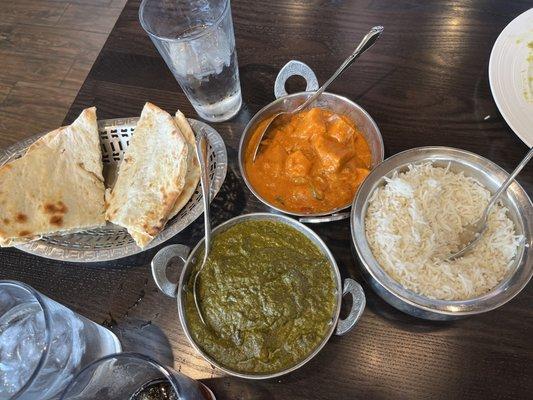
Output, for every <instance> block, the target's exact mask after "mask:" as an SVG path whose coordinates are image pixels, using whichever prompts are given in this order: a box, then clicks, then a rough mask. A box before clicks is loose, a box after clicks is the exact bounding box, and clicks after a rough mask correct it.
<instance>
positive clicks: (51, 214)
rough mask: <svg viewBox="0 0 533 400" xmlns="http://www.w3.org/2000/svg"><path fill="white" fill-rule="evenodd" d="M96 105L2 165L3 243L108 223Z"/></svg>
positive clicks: (0, 218)
mask: <svg viewBox="0 0 533 400" xmlns="http://www.w3.org/2000/svg"><path fill="white" fill-rule="evenodd" d="M104 191H105V188H104V178H103V176H102V153H101V150H100V139H99V136H98V126H97V122H96V108H94V107H92V108H88V109H85V110H83V112H82V113H81V114H80V116H79V117H78V118H77V119H76V120H75V121H74V122H73V123H72V125H69V126H64V127H62V128H59V129H56V130H54V131H52V132H50V133H48V134H46V135H44V136H43V137H41V138H39V139H38V140H37V141H36V142H35V143H33V144H32V145H31V146H30V147H29V148H28V150H27V151H26V153H25V154H24V155H23V156H22V157H20V158H18V159H16V160H14V161H11V162H9V163H7V164H5V165H4V166H2V167H0V246H12V245H15V244H19V243H25V242H29V241H32V240H36V239H39V238H40V237H42V236H46V235H56V234H66V233H73V232H78V231H82V230H86V229H91V228H95V227H100V226H104V225H105V223H106V222H105V202H104Z"/></svg>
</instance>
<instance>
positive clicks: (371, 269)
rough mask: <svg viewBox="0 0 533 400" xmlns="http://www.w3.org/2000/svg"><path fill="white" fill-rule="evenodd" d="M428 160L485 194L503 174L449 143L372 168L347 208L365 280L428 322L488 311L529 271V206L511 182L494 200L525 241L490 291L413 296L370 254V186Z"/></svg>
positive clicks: (532, 266)
mask: <svg viewBox="0 0 533 400" xmlns="http://www.w3.org/2000/svg"><path fill="white" fill-rule="evenodd" d="M423 162H432V163H433V165H435V166H441V167H446V166H447V165H448V164H449V165H450V170H451V171H453V172H460V171H463V172H464V174H465V176H470V177H473V178H474V179H476V180H478V181H479V182H480V183H481V184H483V185H484V186H485V187H486V188H487V189H488V190H489V191H490V192H492V193H494V192H495V191H496V189H497V188H498V187H499V186H500V185H501V184H502V183H503V182H504V181H505V179H506V178H507V177H508V174H507V172H505V171H504V170H503V169H502V168H501V167H499V166H498V165H496V164H495V163H493V162H492V161H490V160H488V159H486V158H484V157H481V156H479V155H477V154H474V153H471V152H468V151H465V150H460V149H455V148H451V147H419V148H415V149H411V150H407V151H404V152H402V153H398V154H396V155H394V156H392V157H390V158H388V159H387V160H385V161H384V162H383V163H382V164H381V165H379V166H378V167H376V168H375V169H374V170H373V171H372V172H371V173H370V175H368V177H367V178H366V180H365V181H364V182H363V184H362V185H361V187H360V188H359V191H358V193H357V196H356V198H355V200H354V203H353V206H352V211H351V235H352V243H353V248H354V250H355V252H356V253H357V256H358V258H359V260H360V264H361V269H362V271H363V275H364V276H365V279H366V280H367V281H368V282H369V283H370V285H371V286H372V288H373V289H374V290H375V291H376V293H377V294H378V295H379V296H381V297H382V298H383V299H384V300H385V301H386V302H388V303H389V304H391V305H392V306H394V307H396V308H397V309H399V310H401V311H403V312H405V313H408V314H411V315H413V316H415V317H419V318H424V319H430V320H450V319H455V318H459V317H464V316H468V315H474V314H480V313H483V312H487V311H490V310H493V309H495V308H497V307H500V306H502V305H503V304H505V303H507V302H508V301H509V300H511V299H512V298H513V297H515V296H516V295H517V294H518V293H519V292H520V291H521V290H522V289H523V288H524V287H525V286H526V284H527V283H528V282H529V280H530V279H531V276H532V275H533V252H532V246H533V205H532V203H531V199H530V198H529V197H528V195H527V193H526V191H525V190H524V189H523V188H522V187H521V186H520V184H518V183H517V182H514V183H513V184H512V185H511V186H510V187H509V189H508V190H507V192H506V193H505V194H503V195H502V197H501V198H500V201H502V203H503V204H504V205H505V206H506V207H507V208H508V210H509V213H508V216H509V218H510V219H511V220H512V221H513V222H514V224H515V230H516V234H519V235H523V236H524V237H525V241H524V242H523V243H522V244H521V245H520V247H519V248H518V252H517V256H516V258H515V261H514V263H513V265H512V267H511V270H510V272H509V273H508V275H507V276H506V277H504V279H503V280H502V281H501V282H500V283H499V284H498V285H497V286H496V287H495V288H493V289H492V290H491V291H490V292H488V293H486V294H484V295H482V296H479V297H475V298H471V299H468V300H454V301H447V300H434V299H430V298H427V297H425V296H421V295H418V294H416V293H414V292H412V291H410V290H408V289H406V288H404V287H403V286H402V285H400V284H399V283H398V282H396V281H395V280H394V279H392V278H391V277H389V275H388V274H387V273H386V272H385V271H384V270H383V269H382V268H381V266H380V265H379V264H378V262H377V260H376V259H375V258H374V256H373V254H372V251H371V249H370V246H369V244H368V241H367V238H366V233H365V217H366V212H367V208H368V204H369V199H370V197H371V195H372V194H373V193H374V190H375V189H376V188H377V187H379V186H382V185H384V184H385V177H391V176H392V174H393V173H394V172H395V171H399V172H401V171H405V170H406V169H407V167H408V165H409V164H419V163H423Z"/></svg>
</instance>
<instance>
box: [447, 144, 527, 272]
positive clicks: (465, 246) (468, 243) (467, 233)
mask: <svg viewBox="0 0 533 400" xmlns="http://www.w3.org/2000/svg"><path fill="white" fill-rule="evenodd" d="M532 157H533V148H531V149H530V150H529V152H528V153H527V154H526V156H525V157H524V159H523V160H522V161H521V162H520V164H518V166H517V167H516V168H515V170H514V171H513V172H512V173H511V175H509V177H508V178H507V179H506V180H505V182H503V183H502V185H501V186H500V187H499V189H498V190H497V191H496V193H494V195H493V196H492V197H491V199H490V200H489V203H488V204H487V207H485V210H484V211H483V215H482V216H481V218H479V219H478V220H477V221H475V222H473V223H471V224H468V225H466V226H465V227H464V230H463V232H461V234H460V239H461V243H462V248H461V250H459V251H457V252H455V253H453V254H452V255H451V256H449V257H448V258H447V259H446V261H452V260H455V259H456V258H458V257H461V256H463V255H465V254H467V253H468V252H470V251H471V250H472V249H473V248H474V246H475V245H476V244H477V243H479V241H480V240H481V238H482V237H483V234H484V233H485V232H486V230H487V219H488V217H489V213H490V210H491V209H492V207H493V206H494V204H496V201H497V200H498V199H499V197H500V196H501V194H502V193H503V192H505V191H506V190H507V188H508V187H509V186H510V185H511V183H513V181H514V178H515V177H516V176H517V175H518V173H519V172H520V171H521V170H522V168H524V167H525V166H526V164H527V163H528V161H529V160H531V158H532Z"/></svg>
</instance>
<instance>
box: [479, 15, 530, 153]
mask: <svg viewBox="0 0 533 400" xmlns="http://www.w3.org/2000/svg"><path fill="white" fill-rule="evenodd" d="M528 43H533V8H531V9H529V10H528V11H526V12H524V13H522V14H520V15H519V16H518V17H516V18H515V19H514V20H512V21H511V23H510V24H509V25H507V26H506V27H505V29H504V30H503V31H502V33H500V36H498V39H496V42H495V43H494V47H493V48H492V52H491V54H490V61H489V81H490V88H491V90H492V95H493V96H494V101H495V102H496V105H497V106H498V109H499V110H500V113H501V114H502V115H503V118H505V121H507V123H508V124H509V126H510V127H511V129H512V130H513V131H514V132H515V133H516V134H517V135H518V137H519V138H520V139H522V141H524V142H525V143H526V144H527V145H528V146H529V147H533V81H530V79H529V78H531V77H533V49H532V48H529V47H528ZM532 46H533V44H532ZM528 57H530V61H528Z"/></svg>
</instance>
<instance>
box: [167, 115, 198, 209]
mask: <svg viewBox="0 0 533 400" xmlns="http://www.w3.org/2000/svg"><path fill="white" fill-rule="evenodd" d="M174 121H175V122H176V125H177V126H178V128H179V129H180V131H181V133H182V134H183V136H184V137H185V140H186V141H187V148H188V153H187V174H186V175H185V185H184V186H183V191H182V192H181V194H180V195H179V197H178V199H177V200H176V204H174V208H173V209H172V212H171V213H170V218H173V217H174V216H176V215H177V214H178V213H179V212H180V211H181V209H182V208H183V207H185V204H187V203H188V202H189V200H190V199H191V197H192V195H193V194H194V192H195V191H196V187H197V186H198V182H199V181H200V163H199V162H198V158H197V157H196V138H195V136H194V132H193V130H192V128H191V126H190V125H189V122H188V121H187V118H185V115H183V113H182V112H181V111H177V112H176V116H175V117H174Z"/></svg>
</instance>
